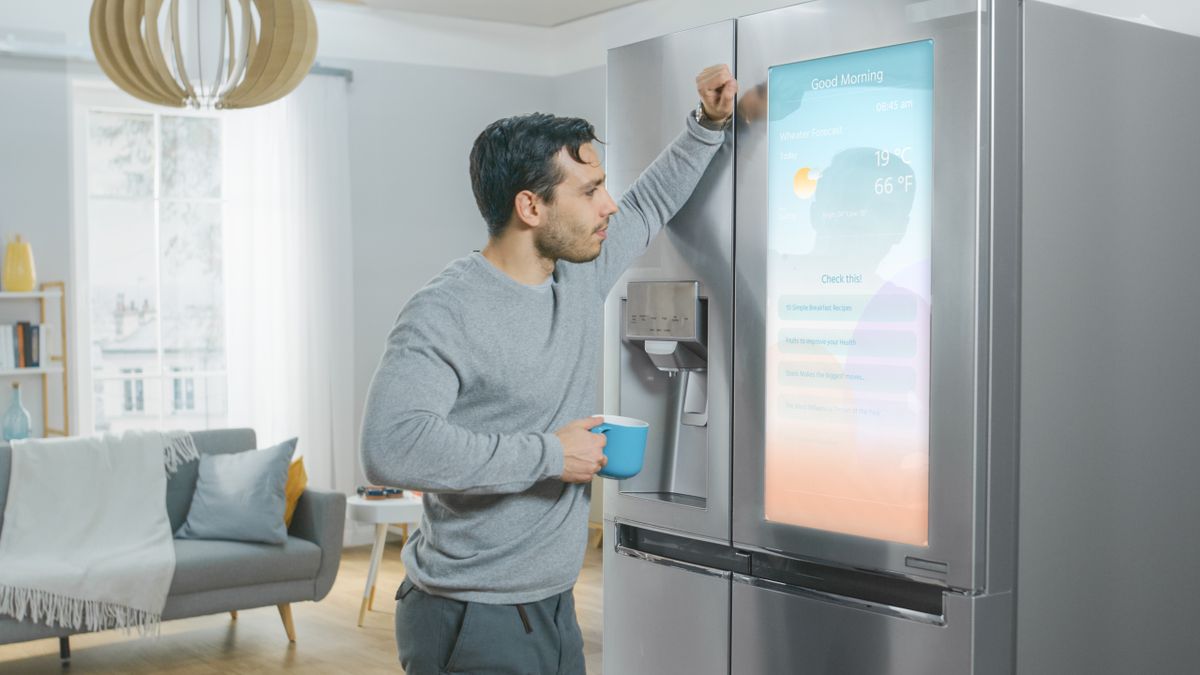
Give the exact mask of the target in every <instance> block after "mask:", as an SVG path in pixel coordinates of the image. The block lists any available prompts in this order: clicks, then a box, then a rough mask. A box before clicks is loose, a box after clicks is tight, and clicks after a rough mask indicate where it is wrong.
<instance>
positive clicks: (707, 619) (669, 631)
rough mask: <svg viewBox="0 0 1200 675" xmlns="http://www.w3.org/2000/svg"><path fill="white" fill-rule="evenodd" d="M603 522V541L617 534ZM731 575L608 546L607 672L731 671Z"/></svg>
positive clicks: (717, 674) (721, 674) (719, 674)
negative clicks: (604, 529) (604, 530)
mask: <svg viewBox="0 0 1200 675" xmlns="http://www.w3.org/2000/svg"><path fill="white" fill-rule="evenodd" d="M605 525H606V530H607V531H606V532H605V535H606V536H605V539H606V541H616V540H617V537H616V528H615V526H614V525H613V524H612V523H611V522H609V523H606V524H605ZM609 535H612V536H611V538H609ZM730 577H731V574H730V573H729V572H722V571H718V570H713V569H710V568H706V567H703V566H700V565H693V564H691V563H685V562H678V561H674V560H669V559H666V558H660V557H658V556H654V555H651V554H647V553H642V552H639V551H631V550H627V549H624V548H623V547H622V548H618V547H613V546H609V547H607V548H606V549H605V551H604V673H605V675H676V674H678V675H729V584H730Z"/></svg>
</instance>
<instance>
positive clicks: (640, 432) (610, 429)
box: [592, 415, 650, 478]
mask: <svg viewBox="0 0 1200 675" xmlns="http://www.w3.org/2000/svg"><path fill="white" fill-rule="evenodd" d="M597 417H603V418H604V422H602V423H600V424H598V425H596V426H594V427H592V433H596V434H604V435H605V436H607V437H608V442H607V444H606V445H605V446H604V455H605V456H606V457H608V463H607V464H605V465H604V468H603V469H600V471H599V472H597V475H599V476H604V477H605V478H630V477H632V476H636V475H637V474H638V472H639V471H641V470H642V461H643V460H644V459H645V457H646V436H647V435H648V434H649V433H650V425H649V424H647V423H646V422H643V421H642V420H636V419H634V418H632V417H621V416H619V415H597Z"/></svg>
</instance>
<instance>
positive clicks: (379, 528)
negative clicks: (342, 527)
mask: <svg viewBox="0 0 1200 675" xmlns="http://www.w3.org/2000/svg"><path fill="white" fill-rule="evenodd" d="M346 509H347V511H348V512H349V514H350V517H351V518H352V519H354V520H356V521H358V522H360V523H372V524H374V525H375V544H374V546H372V547H371V571H370V572H368V573H367V585H366V587H365V588H364V589H363V600H362V607H360V608H359V610H358V625H359V627H361V626H362V625H363V618H364V617H366V615H367V610H369V609H371V605H372V604H374V600H375V574H376V572H378V571H379V561H380V559H381V558H383V547H384V544H385V543H386V542H387V531H388V525H400V526H401V527H403V528H404V539H405V540H407V539H408V526H409V525H410V524H412V525H417V524H419V523H420V522H421V514H422V513H423V512H424V510H423V508H422V506H421V499H420V498H419V497H413V496H412V495H408V494H406V495H404V496H403V497H400V498H397V499H363V498H362V497H359V496H358V495H355V496H353V497H348V498H347V499H346Z"/></svg>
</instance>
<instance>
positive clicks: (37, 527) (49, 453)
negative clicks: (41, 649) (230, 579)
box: [0, 431, 198, 632]
mask: <svg viewBox="0 0 1200 675" xmlns="http://www.w3.org/2000/svg"><path fill="white" fill-rule="evenodd" d="M196 457H198V453H197V452H196V447H195V444H194V443H193V441H192V437H191V435H190V434H187V433H186V432H171V433H167V434H164V433H160V432H155V431H126V432H124V433H122V434H104V435H103V436H90V437H76V438H63V439H53V440H50V439H37V440H26V441H14V442H13V447H12V473H11V475H10V480H9V490H8V503H7V505H6V506H5V508H4V521H3V527H2V528H0V614H6V615H8V616H12V617H14V618H16V619H17V620H18V621H24V620H29V621H33V622H35V623H43V624H49V625H58V626H63V627H66V628H70V629H73V630H89V631H92V630H101V629H105V628H137V629H139V630H140V631H142V632H147V631H149V632H155V631H157V629H158V625H159V622H160V621H161V618H162V610H163V606H164V605H165V604H166V600H167V592H168V590H169V589H170V586H171V579H172V578H173V577H174V575H175V546H174V542H173V541H172V539H171V536H172V533H171V525H170V522H169V520H168V519H167V508H166V491H167V475H166V474H167V471H174V470H175V469H176V468H177V467H178V466H179V464H181V463H182V462H184V461H187V460H189V459H195V458H196Z"/></svg>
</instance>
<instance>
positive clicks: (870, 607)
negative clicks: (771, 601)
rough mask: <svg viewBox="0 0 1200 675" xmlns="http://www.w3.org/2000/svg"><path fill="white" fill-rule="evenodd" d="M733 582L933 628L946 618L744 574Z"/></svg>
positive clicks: (940, 615)
mask: <svg viewBox="0 0 1200 675" xmlns="http://www.w3.org/2000/svg"><path fill="white" fill-rule="evenodd" d="M733 581H734V583H739V584H746V585H748V586H754V587H755V588H761V589H764V590H768V591H775V592H777V593H787V594H788V595H795V596H799V597H802V598H810V599H813V600H817V601H820V602H826V603H830V604H834V605H839V606H842V607H851V608H854V609H861V610H864V611H868V612H873V613H875V614H882V615H885V616H890V617H894V618H897V619H906V620H909V621H916V622H918V623H925V624H930V625H933V626H944V625H946V617H945V616H944V615H942V614H927V613H925V612H918V611H916V610H912V609H907V608H905V607H895V606H893V605H884V604H881V603H878V602H871V601H870V600H862V599H859V598H851V597H847V596H844V595H837V594H834V593H826V592H824V591H818V590H813V589H811V588H803V587H801V586H793V585H792V584H785V583H782V582H779V581H772V580H770V579H762V578H760V577H752V576H747V575H745V574H733Z"/></svg>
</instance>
